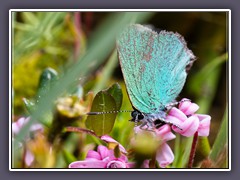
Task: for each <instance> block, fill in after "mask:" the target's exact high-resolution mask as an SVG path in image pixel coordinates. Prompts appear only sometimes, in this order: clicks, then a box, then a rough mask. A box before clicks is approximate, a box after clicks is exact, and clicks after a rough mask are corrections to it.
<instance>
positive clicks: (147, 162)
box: [141, 159, 149, 168]
mask: <svg viewBox="0 0 240 180" xmlns="http://www.w3.org/2000/svg"><path fill="white" fill-rule="evenodd" d="M141 168H149V160H148V159H146V160H144V161H143V164H142V166H141Z"/></svg>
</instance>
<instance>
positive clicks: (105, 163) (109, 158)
mask: <svg viewBox="0 0 240 180" xmlns="http://www.w3.org/2000/svg"><path fill="white" fill-rule="evenodd" d="M101 139H102V140H103V141H105V142H108V143H109V142H114V143H117V144H119V143H118V142H117V141H115V140H114V139H112V138H111V137H110V136H107V135H105V136H102V137H101ZM119 149H120V151H121V156H120V157H118V158H116V157H115V156H114V151H113V150H112V149H108V148H107V147H105V146H102V145H99V146H98V148H97V151H93V150H89V151H88V153H87V156H86V159H85V160H84V161H75V162H72V163H71V164H70V165H69V168H132V167H133V166H134V163H131V162H128V158H127V156H126V155H125V153H127V152H126V150H125V148H124V147H123V146H122V145H121V144H119Z"/></svg>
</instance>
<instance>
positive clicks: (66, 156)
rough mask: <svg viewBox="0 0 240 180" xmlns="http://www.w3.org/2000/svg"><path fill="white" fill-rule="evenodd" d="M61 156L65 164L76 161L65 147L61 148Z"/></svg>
mask: <svg viewBox="0 0 240 180" xmlns="http://www.w3.org/2000/svg"><path fill="white" fill-rule="evenodd" d="M63 157H64V160H65V161H66V163H67V164H70V163H72V162H74V161H77V159H76V158H75V157H74V156H73V155H72V154H71V153H70V152H69V151H68V150H66V149H63Z"/></svg>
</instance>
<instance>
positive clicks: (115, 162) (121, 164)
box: [107, 160, 127, 168]
mask: <svg viewBox="0 0 240 180" xmlns="http://www.w3.org/2000/svg"><path fill="white" fill-rule="evenodd" d="M107 168H127V164H126V163H125V162H122V161H118V160H113V161H110V162H109V163H108V164H107Z"/></svg>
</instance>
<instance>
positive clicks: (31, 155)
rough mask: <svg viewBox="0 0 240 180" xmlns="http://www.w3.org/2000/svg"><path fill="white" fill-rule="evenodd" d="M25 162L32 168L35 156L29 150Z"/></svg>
mask: <svg viewBox="0 0 240 180" xmlns="http://www.w3.org/2000/svg"><path fill="white" fill-rule="evenodd" d="M24 160H25V163H26V165H27V166H30V165H31V164H32V162H33V160H34V155H33V154H32V153H31V152H30V151H29V150H27V151H26V155H25V158H24Z"/></svg>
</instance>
